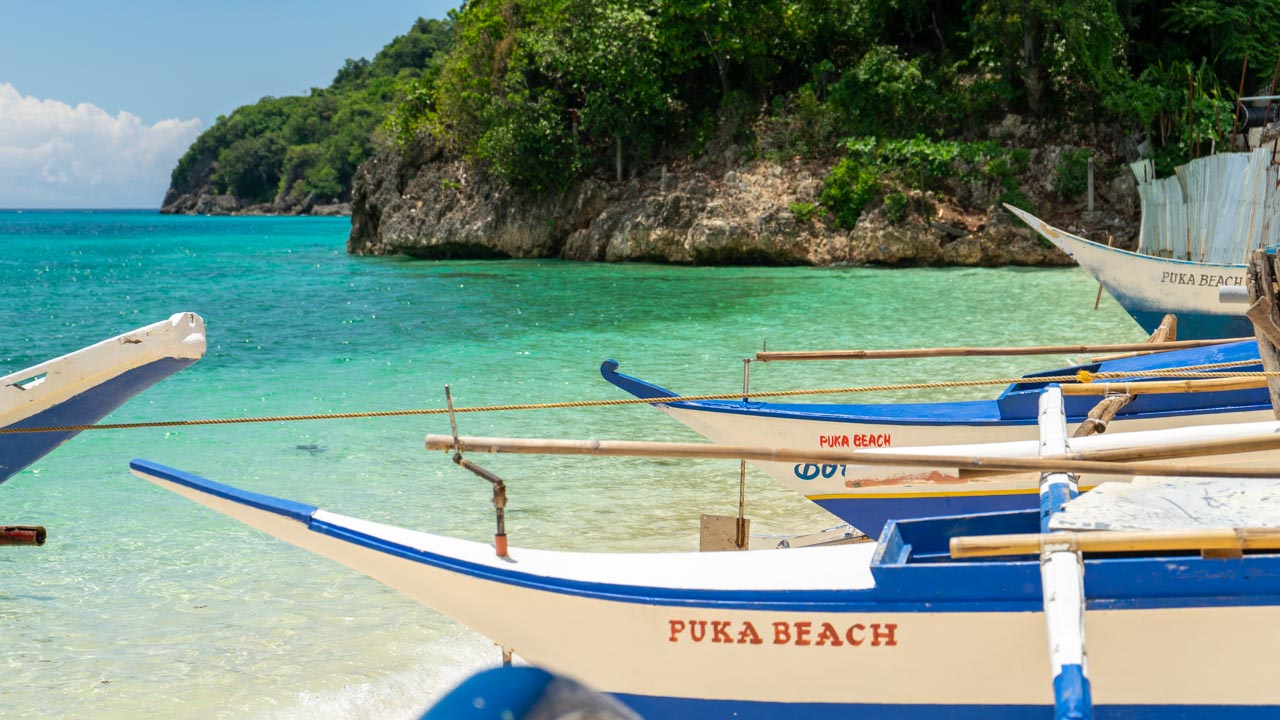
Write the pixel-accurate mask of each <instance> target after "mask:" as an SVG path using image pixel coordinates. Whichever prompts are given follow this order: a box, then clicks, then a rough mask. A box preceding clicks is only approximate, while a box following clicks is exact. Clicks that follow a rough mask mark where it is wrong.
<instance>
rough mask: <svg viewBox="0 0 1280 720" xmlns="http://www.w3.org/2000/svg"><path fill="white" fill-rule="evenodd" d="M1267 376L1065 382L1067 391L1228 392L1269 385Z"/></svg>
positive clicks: (1080, 392) (1118, 392) (1072, 393)
mask: <svg viewBox="0 0 1280 720" xmlns="http://www.w3.org/2000/svg"><path fill="white" fill-rule="evenodd" d="M1267 380H1268V378H1266V377H1262V376H1259V377H1238V378H1237V377H1227V378H1208V379H1205V380H1192V379H1186V380H1150V381H1142V382H1125V381H1111V380H1095V381H1094V382H1090V383H1079V384H1075V383H1071V384H1066V385H1063V386H1062V394H1063V395H1112V394H1125V395H1159V394H1162V393H1201V392H1224V391H1227V390H1252V389H1254V388H1260V387H1267Z"/></svg>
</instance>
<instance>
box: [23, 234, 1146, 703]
mask: <svg viewBox="0 0 1280 720" xmlns="http://www.w3.org/2000/svg"><path fill="white" fill-rule="evenodd" d="M347 229H348V223H347V220H346V219H332V218H198V217H168V216H159V215H154V214H150V213H126V212H25V213H15V212H2V211H0V243H3V252H0V280H2V282H0V319H3V321H4V327H5V328H7V331H6V332H5V333H4V336H3V339H0V370H2V371H3V372H10V371H14V370H17V369H20V368H21V367H24V366H26V365H29V364H32V363H35V362H38V361H40V360H43V359H46V358H48V357H52V356H55V355H59V354H62V353H65V352H69V351H71V350H74V349H76V348H79V347H82V346H84V345H87V344H90V343H92V342H96V341H97V340H101V339H103V338H105V337H109V336H111V335H114V334H117V333H120V332H124V331H127V330H130V329H133V328H134V327H138V326H141V325H145V324H148V323H151V322H155V321H157V320H161V319H164V318H166V317H168V316H169V315H171V314H172V313H175V312H180V311H194V312H198V313H200V314H201V315H203V316H204V318H205V320H206V323H207V326H208V337H209V351H208V354H207V355H206V357H205V358H204V359H203V360H201V361H200V362H198V363H197V364H195V365H194V366H192V367H191V368H188V369H187V370H184V371H183V372H181V373H179V374H178V375H175V376H173V377H171V378H169V379H168V380H166V381H164V382H163V383H161V384H159V385H157V386H155V387H153V388H151V389H150V390H148V391H147V392H146V393H145V394H143V395H141V396H139V397H137V398H135V399H134V400H132V401H131V402H129V403H128V404H127V405H126V406H125V407H123V408H121V409H120V410H119V411H117V412H116V413H115V414H114V415H112V416H111V417H110V418H109V419H108V420H107V421H108V422H143V421H167V420H179V419H203V418H220V417H260V416H274V415H296V414H311V413H337V412H357V411H372V410H393V409H408V408H436V407H443V405H444V390H443V388H444V386H445V385H446V384H449V385H450V386H451V389H452V392H453V395H454V401H455V403H456V404H457V405H459V406H478V405H491V404H517V403H548V402H560V401H567V400H582V399H616V398H621V397H623V394H622V393H621V391H618V390H617V389H615V388H613V387H612V386H611V385H608V384H607V383H605V382H604V381H603V380H601V379H600V376H599V371H598V368H599V365H600V363H601V361H603V360H605V359H606V358H616V359H617V360H618V361H619V362H620V363H621V370H622V372H625V373H628V374H632V375H636V376H639V377H642V378H644V379H646V380H650V381H652V382H656V383H658V384H661V385H665V386H667V387H670V388H672V389H674V390H676V391H679V392H683V393H689V394H692V393H719V392H736V391H738V390H740V389H741V385H742V359H743V358H745V357H750V356H751V355H753V354H754V353H755V352H756V351H758V350H760V349H761V347H762V346H763V345H764V344H765V343H767V346H768V348H769V349H773V350H785V349H794V350H800V349H805V350H816V349H835V348H846V349H848V348H883V347H920V346H933V345H960V344H968V345H977V344H986V345H1015V344H1028V343H1037V344H1039V343H1074V342H1087V341H1099V342H1127V341H1136V340H1140V339H1141V338H1142V337H1143V333H1142V332H1141V330H1140V329H1139V328H1138V327H1137V325H1136V324H1134V323H1133V322H1132V321H1130V320H1129V318H1128V317H1127V316H1126V315H1125V314H1124V312H1123V311H1122V310H1121V309H1120V308H1119V307H1118V306H1117V305H1116V304H1115V303H1114V302H1113V301H1112V300H1111V299H1110V298H1109V297H1107V296H1104V297H1103V298H1102V303H1101V307H1100V309H1099V310H1096V311H1095V310H1094V307H1093V306H1094V299H1095V293H1096V291H1097V286H1096V284H1094V283H1093V282H1092V281H1091V280H1089V278H1088V277H1087V276H1085V275H1084V274H1083V273H1082V272H1081V271H1079V270H1077V269H1069V270H1062V269H1047V270H1040V269H962V268H953V269H904V270H877V269H867V268H824V269H815V268H687V267H667V266H655V265H602V264H601V265H593V264H575V263H564V262H555V261H503V262H462V261H454V262H425V261H407V260H403V259H396V258H352V257H349V256H347V255H346V254H345V250H344V245H345V239H346V233H347ZM1072 360H1074V358H1067V357H1041V358H1013V359H1008V360H994V361H993V360H985V359H984V360H964V359H934V360H922V361H915V362H902V361H892V362H889V361H884V362H861V363H853V362H847V363H771V364H768V365H761V364H753V366H752V371H751V386H752V388H754V389H757V390H774V389H791V388H828V387H850V386H857V385H867V384H883V383H902V382H923V381H932V380H938V379H970V378H984V377H987V378H990V377H1008V376H1010V375H1014V374H1020V373H1022V372H1027V371H1031V370H1037V369H1043V368H1049V367H1055V366H1058V365H1062V364H1066V363H1068V362H1071V361H1072ZM996 392H997V389H994V388H993V389H990V390H986V389H965V390H955V391H950V392H947V393H944V394H939V395H929V394H926V393H924V392H913V393H898V394H894V395H889V394H880V395H874V396H873V395H861V394H860V395H857V396H852V395H851V396H842V399H844V400H849V401H854V400H856V401H859V402H865V401H877V402H891V401H895V400H925V399H943V398H946V399H960V398H975V397H984V396H990V395H994V394H995V393H996ZM837 397H841V396H837ZM448 429H449V426H448V421H447V419H446V418H444V417H443V416H439V415H432V416H413V417H401V418H380V419H353V420H323V421H308V422H294V423H273V424H254V425H230V426H205V427H185V428H177V429H174V428H155V429H143V430H110V431H91V432H86V433H83V434H82V435H80V436H79V437H77V438H76V439H74V440H72V441H71V442H69V443H68V444H66V445H64V446H63V447H61V448H59V449H58V450H57V451H56V452H54V453H53V454H51V455H50V456H48V457H46V458H45V459H43V460H41V461H40V462H38V463H36V464H35V465H34V466H32V467H31V468H29V469H27V470H26V471H24V472H22V473H21V474H19V475H17V476H15V477H14V478H13V479H12V480H10V481H9V482H8V483H6V484H4V485H3V486H2V487H0V523H6V524H37V523H38V524H43V525H45V526H47V527H48V528H49V542H48V544H47V545H45V546H44V547H42V548H0V632H2V633H3V635H2V637H3V638H4V643H3V645H4V649H3V650H0V658H3V665H2V667H3V670H4V672H3V673H2V674H0V716H9V715H11V716H13V717H59V716H71V715H77V716H93V717H101V718H111V717H138V716H164V715H169V716H182V717H208V718H244V717H249V718H409V717H415V716H416V714H417V713H418V712H420V711H421V710H422V709H423V708H424V707H425V706H427V705H428V704H429V703H430V702H431V700H432V698H434V697H436V696H438V695H439V694H440V692H442V691H443V690H447V689H448V688H449V687H451V686H452V685H453V684H454V683H456V682H457V681H458V680H459V679H461V678H462V677H463V676H465V675H466V674H467V673H469V672H471V671H473V670H475V669H477V668H480V667H483V666H487V665H492V664H495V663H497V662H498V660H499V655H498V651H497V649H495V648H494V647H493V646H492V645H491V644H490V643H488V642H487V641H486V640H484V639H483V638H481V637H479V636H477V635H475V634H474V633H471V632H470V631H468V630H467V629H465V628H463V627H461V626H459V625H457V624H455V623H453V622H452V621H450V620H448V619H447V618H444V617H441V616H439V615H437V614H436V613H434V612H432V611H430V610H427V609H425V608H423V607H421V606H420V605H418V604H416V603H413V602H411V601H409V600H406V599H404V598H402V597H401V596H399V595H397V594H396V593H394V592H392V591H390V590H388V589H386V588H384V587H383V586H381V585H379V584H378V583H375V582H374V581H372V580H368V579H366V578H364V577H363V576H359V575H356V574H355V573H353V572H351V571H348V570H346V569H345V568H343V567H341V566H338V565H336V564H334V563H331V562H328V561H326V560H322V559H319V558H316V557H314V556H311V555H309V554H308V553H306V552H304V551H302V550H298V549H295V548H293V547H292V546H288V545H285V544H283V543H280V542H278V541H275V540H273V539H270V538H267V537H265V536H263V535H261V534H259V533H256V532H255V531H252V530H249V529H246V528H243V527H241V526H240V525H237V524H235V523H233V522H232V521H230V520H227V519H225V518H223V517H222V516H221V515H217V514H215V513H213V512H211V511H208V510H205V509H204V508H201V507H198V506H196V505H193V504H191V503H189V502H187V501H185V500H182V499H180V498H178V497H177V496H174V495H171V494H169V493H166V492H164V491H163V490H160V489H158V488H155V487H153V486H151V485H149V484H147V483H145V482H143V481H141V480H138V479H136V478H133V477H132V476H131V475H130V474H129V473H128V470H127V463H128V461H129V460H130V459H131V458H134V457H143V458H147V459H150V460H155V461H157V462H161V463H164V464H167V465H172V466H175V467H179V468H182V469H185V470H189V471H192V472H195V473H198V474H202V475H204V476H206V477H209V478H211V479H214V480H218V481H221V482H226V483H230V484H233V485H239V486H243V487H246V488H249V489H252V490H256V491H260V492H265V493H269V494H273V495H279V496H283V497H288V498H291V499H296V500H300V501H304V502H308V503H312V504H315V505H319V506H321V507H324V508H326V509H329V510H333V511H336V512H341V513H343V514H348V515H354V516H358V517H364V518H368V519H372V520H377V521H381V522H387V523H393V524H398V525H404V526H408V527H412V528H416V529H422V530H430V531H433V532H440V533H445V534H452V535H458V536H462V537H467V538H471V539H476V540H486V539H488V538H490V537H491V533H492V525H493V517H492V509H491V506H490V505H489V496H490V491H489V486H488V484H487V483H484V482H483V481H481V480H479V479H477V478H475V477H473V476H471V475H469V474H466V473H463V472H462V471H460V470H458V469H457V468H455V467H454V466H453V465H452V464H451V463H449V462H448V459H447V457H446V456H445V455H443V454H428V453H427V452H426V451H425V450H423V448H422V438H423V436H424V435H425V434H427V433H445V432H448ZM459 431H460V432H461V433H463V434H470V435H484V434H497V435H513V436H528V437H574V438H586V437H591V438H601V439H637V440H640V439H652V440H696V439H697V437H696V436H695V435H693V434H692V433H691V432H689V431H687V430H685V429H684V428H683V427H682V426H679V425H678V424H676V423H675V422H674V421H672V420H670V419H668V418H666V417H664V416H663V415H661V414H660V413H658V412H656V411H654V410H653V409H651V408H648V407H645V406H622V407H616V408H569V409H556V410H538V411H526V412H506V413H483V414H481V413H475V414H470V413H469V414H462V415H459ZM473 459H475V460H476V461H477V462H480V463H481V464H482V465H484V466H485V467H488V468H490V469H492V470H494V471H495V472H498V473H499V474H500V475H502V476H503V477H504V478H506V479H507V482H508V485H509V493H510V505H509V507H508V513H507V524H508V533H509V535H510V538H511V542H512V544H513V545H523V546H530V547H541V548H563V549H591V550H628V551H635V550H691V549H696V547H697V525H698V516H699V514H701V513H704V512H711V513H719V514H733V513H734V512H736V508H737V485H738V466H737V463H736V462H713V461H705V462H687V461H677V460H664V461H655V460H640V459H630V460H606V459H593V458H549V457H543V458H539V457H532V456H521V457H512V456H493V457H482V458H473ZM747 508H748V514H749V515H750V516H751V518H752V522H753V526H752V529H753V531H754V532H761V533H770V532H789V531H801V532H805V531H813V530H817V529H821V528H824V527H829V526H831V525H834V524H837V522H836V521H835V519H834V518H832V517H831V516H829V515H827V514H826V513H825V512H823V511H821V510H818V509H817V508H816V507H814V506H812V505H810V504H808V503H807V502H805V501H803V500H801V499H800V498H799V497H797V496H795V495H792V494H790V493H789V492H788V491H786V490H784V489H782V488H780V487H776V486H775V485H774V484H773V483H772V481H770V480H769V479H768V478H766V477H765V476H764V475H762V474H760V473H758V472H754V471H752V472H751V474H749V476H748V499H747Z"/></svg>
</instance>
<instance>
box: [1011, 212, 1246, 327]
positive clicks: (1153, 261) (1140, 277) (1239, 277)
mask: <svg viewBox="0 0 1280 720" xmlns="http://www.w3.org/2000/svg"><path fill="white" fill-rule="evenodd" d="M1005 207H1006V208H1007V209H1008V210H1009V212H1011V213H1013V214H1014V215H1016V216H1018V218H1019V219H1021V220H1022V221H1023V222H1025V223H1026V224H1027V225H1029V226H1030V227H1031V228H1032V229H1033V230H1035V231H1036V232H1038V233H1040V235H1041V236H1042V237H1043V238H1045V239H1046V240H1048V241H1049V242H1051V243H1053V244H1054V245H1056V246H1057V247H1058V249H1059V250H1062V251H1063V252H1065V253H1066V254H1068V255H1070V256H1071V257H1073V258H1075V261H1076V262H1077V263H1079V264H1080V267H1082V268H1084V270H1085V272H1087V273H1089V274H1090V275H1092V276H1093V277H1094V278H1095V279H1096V280H1097V281H1098V282H1099V283H1101V285H1102V287H1104V288H1106V290H1107V292H1108V293H1110V294H1111V296H1112V297H1114V298H1115V299H1116V302H1118V303H1120V306H1121V307H1123V308H1124V309H1125V311H1126V312H1128V313H1129V314H1130V315H1131V316H1132V317H1133V319H1134V320H1136V321H1137V323H1138V324H1139V325H1141V326H1142V327H1143V329H1144V330H1146V331H1147V332H1154V331H1155V329H1156V328H1157V327H1159V325H1160V321H1161V320H1162V319H1163V318H1164V316H1165V315H1166V314H1168V313H1173V314H1175V315H1177V316H1178V339H1179V340H1198V339H1208V338H1232V337H1247V336H1251V335H1253V326H1252V324H1251V323H1250V322H1249V320H1248V319H1247V318H1245V317H1244V311H1245V306H1243V305H1232V304H1224V303H1222V302H1220V301H1219V300H1218V289H1219V288H1221V287H1224V286H1243V285H1244V271H1245V266H1244V265H1235V264H1218V263H1202V262H1192V261H1188V260H1174V259H1171V258H1160V257H1153V256H1151V255H1140V254H1138V253H1134V252H1129V251H1127V250H1120V249H1117V248H1111V247H1107V246H1105V245H1099V244H1098V243H1095V242H1092V241H1089V240H1086V239H1084V238H1082V237H1078V236H1076V235H1072V234H1071V233H1069V232H1066V231H1064V230H1060V229H1058V228H1056V227H1053V226H1052V225H1050V224H1048V223H1046V222H1044V221H1043V220H1041V219H1039V218H1037V217H1035V216H1034V215H1032V214H1030V213H1028V212H1026V211H1024V210H1019V209H1018V208H1015V207H1013V206H1011V205H1005Z"/></svg>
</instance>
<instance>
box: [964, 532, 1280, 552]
mask: <svg viewBox="0 0 1280 720" xmlns="http://www.w3.org/2000/svg"><path fill="white" fill-rule="evenodd" d="M1062 544H1065V545H1067V546H1068V547H1070V548H1072V549H1075V550H1078V551H1080V552H1100V553H1124V552H1153V551H1167V552H1177V551H1181V552H1186V551H1193V552H1194V551H1205V550H1278V549H1280V528H1205V529H1199V528H1197V529H1191V530H1089V531H1085V532H1076V531H1070V530H1067V531H1058V532H1053V533H1025V534H1018V535H972V536H968V537H953V538H951V557H953V558H956V559H965V558H979V557H1000V556H1004V555H1033V554H1039V553H1040V552H1042V551H1043V549H1044V548H1045V547H1046V546H1057V545H1062Z"/></svg>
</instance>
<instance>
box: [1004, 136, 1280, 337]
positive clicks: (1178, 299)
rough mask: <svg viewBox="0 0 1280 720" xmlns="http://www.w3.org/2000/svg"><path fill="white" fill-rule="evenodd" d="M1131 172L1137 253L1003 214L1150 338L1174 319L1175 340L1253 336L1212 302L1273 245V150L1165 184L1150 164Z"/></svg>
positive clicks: (1236, 309) (1187, 169) (1208, 165)
mask: <svg viewBox="0 0 1280 720" xmlns="http://www.w3.org/2000/svg"><path fill="white" fill-rule="evenodd" d="M1130 168H1131V169H1132V171H1133V174H1134V177H1135V178H1136V179H1137V182H1138V195H1139V198H1140V199H1141V201H1142V226H1141V229H1140V231H1139V233H1138V244H1137V248H1136V252H1130V251H1127V250H1120V249H1117V248H1113V247H1110V246H1109V245H1103V244H1101V243H1097V242H1093V241H1090V240H1086V239H1085V238H1082V237H1079V236H1077V235H1073V234H1071V233H1069V232H1066V231H1063V230H1060V229H1058V228H1056V227H1053V226H1052V225H1049V224H1048V223H1046V222H1044V221H1042V220H1040V219H1039V218H1037V217H1035V216H1033V215H1031V214H1030V213H1028V212H1025V211H1023V210H1020V209H1018V208H1015V207H1013V206H1011V205H1005V208H1007V209H1008V210H1009V212H1011V213H1013V214H1014V215H1015V216H1017V217H1018V218H1019V219H1021V220H1022V221H1023V222H1025V223H1026V224H1027V225H1029V226H1030V227H1031V228H1032V229H1034V230H1035V231H1036V232H1038V233H1039V234H1040V236H1041V237H1043V238H1044V239H1045V240H1048V241H1049V242H1051V243H1053V244H1054V245H1056V246H1057V247H1058V249H1060V250H1062V251H1063V252H1065V253H1067V254H1068V255H1070V256H1071V257H1073V258H1075V260H1076V262H1078V263H1079V264H1080V267H1082V268H1084V270H1085V272H1087V273H1089V274H1090V275H1092V276H1093V277H1094V278H1095V279H1096V280H1097V281H1098V282H1099V283H1100V284H1101V285H1102V287H1104V288H1106V290H1107V292H1109V293H1111V295H1112V296H1113V297H1115V299H1116V301H1117V302H1119V303H1120V306H1121V307H1123V308H1124V309H1125V311H1126V312H1128V313H1129V314H1130V315H1131V316H1132V317H1133V319H1134V320H1136V321H1137V322H1138V324H1139V325H1141V326H1142V327H1143V328H1145V329H1146V330H1147V332H1152V331H1154V329H1155V328H1156V327H1157V326H1158V325H1159V324H1160V321H1161V318H1163V317H1164V315H1165V314H1166V313H1173V314H1176V315H1177V316H1178V337H1179V338H1182V339H1186V340H1192V339H1201V338H1231V337H1241V336H1244V335H1250V334H1252V333H1253V327H1252V325H1251V324H1250V323H1249V321H1248V320H1247V319H1245V317H1244V307H1242V306H1239V305H1235V306H1233V305H1223V304H1221V303H1219V301H1218V290H1219V288H1221V287H1242V286H1243V285H1244V274H1245V273H1244V270H1245V263H1246V262H1247V261H1248V257H1249V253H1250V252H1252V251H1254V250H1257V249H1259V248H1264V247H1268V246H1270V245H1275V244H1276V243H1278V242H1280V166H1277V165H1276V164H1275V162H1274V157H1273V151H1272V144H1270V143H1268V144H1267V145H1264V146H1262V147H1258V148H1257V149H1254V150H1251V151H1249V152H1224V153H1215V154H1212V155H1207V156H1205V157H1200V158H1196V159H1194V160H1192V161H1191V162H1189V163H1187V164H1185V165H1182V166H1179V167H1178V168H1177V169H1176V172H1175V175H1174V176H1171V177H1166V178H1157V177H1156V176H1155V164H1154V163H1153V162H1152V161H1151V160H1142V161H1139V162H1136V163H1133V164H1132V165H1131V166H1130ZM1090 299H1093V297H1092V296H1090ZM1082 300H1083V298H1082Z"/></svg>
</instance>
